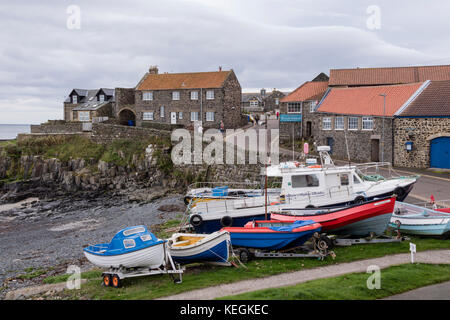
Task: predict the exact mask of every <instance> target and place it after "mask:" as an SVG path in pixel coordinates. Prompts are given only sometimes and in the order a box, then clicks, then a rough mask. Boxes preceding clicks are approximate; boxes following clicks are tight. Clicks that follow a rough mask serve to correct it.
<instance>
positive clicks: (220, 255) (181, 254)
mask: <svg viewBox="0 0 450 320" xmlns="http://www.w3.org/2000/svg"><path fill="white" fill-rule="evenodd" d="M179 235H180V234H174V235H173V236H172V237H173V238H176V237H177V236H179ZM169 251H170V255H171V256H172V259H173V260H174V261H176V262H179V263H182V264H188V263H193V262H217V263H226V262H227V261H228V258H229V252H230V235H229V233H228V232H215V233H213V234H210V235H208V236H206V237H205V238H204V239H202V240H200V241H199V243H196V244H194V245H189V246H186V247H175V246H171V245H169Z"/></svg>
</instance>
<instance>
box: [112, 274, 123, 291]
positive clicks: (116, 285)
mask: <svg viewBox="0 0 450 320" xmlns="http://www.w3.org/2000/svg"><path fill="white" fill-rule="evenodd" d="M111 280H112V282H111V283H112V286H113V287H114V288H120V287H121V286H122V281H121V280H120V278H119V276H118V275H117V274H114V275H113V276H112V277H111Z"/></svg>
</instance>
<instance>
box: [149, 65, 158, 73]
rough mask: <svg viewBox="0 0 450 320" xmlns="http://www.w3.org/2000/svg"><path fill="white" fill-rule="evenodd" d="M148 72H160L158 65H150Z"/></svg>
mask: <svg viewBox="0 0 450 320" xmlns="http://www.w3.org/2000/svg"><path fill="white" fill-rule="evenodd" d="M148 73H150V74H158V66H150V68H149V69H148Z"/></svg>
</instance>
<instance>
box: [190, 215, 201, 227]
mask: <svg viewBox="0 0 450 320" xmlns="http://www.w3.org/2000/svg"><path fill="white" fill-rule="evenodd" d="M189 223H190V224H191V225H192V226H194V227H200V226H201V225H202V223H203V218H202V217H201V216H200V215H199V214H194V215H193V216H191V218H190V219H189Z"/></svg>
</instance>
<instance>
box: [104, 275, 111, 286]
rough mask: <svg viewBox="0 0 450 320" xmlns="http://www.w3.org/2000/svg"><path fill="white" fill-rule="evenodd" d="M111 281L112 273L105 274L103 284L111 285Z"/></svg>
mask: <svg viewBox="0 0 450 320" xmlns="http://www.w3.org/2000/svg"><path fill="white" fill-rule="evenodd" d="M111 282H112V280H111V275H110V274H104V275H103V285H104V286H105V287H109V286H111Z"/></svg>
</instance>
